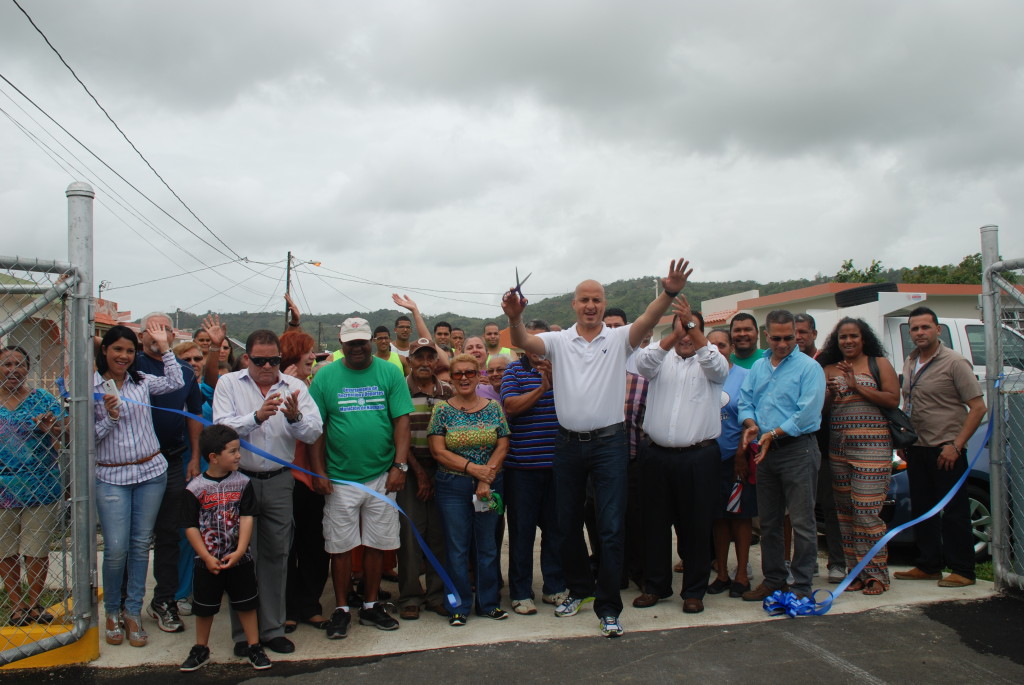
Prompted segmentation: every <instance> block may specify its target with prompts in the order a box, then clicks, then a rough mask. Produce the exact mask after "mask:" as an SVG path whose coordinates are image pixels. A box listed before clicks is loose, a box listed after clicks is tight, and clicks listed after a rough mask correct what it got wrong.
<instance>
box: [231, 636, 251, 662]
mask: <svg viewBox="0 0 1024 685" xmlns="http://www.w3.org/2000/svg"><path fill="white" fill-rule="evenodd" d="M232 651H233V652H234V655H235V656H237V657H243V658H244V657H245V656H246V655H247V654H248V653H249V643H248V642H246V641H245V640H242V641H241V642H236V643H235V647H234V649H233V650H232Z"/></svg>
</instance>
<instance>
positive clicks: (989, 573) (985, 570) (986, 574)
mask: <svg viewBox="0 0 1024 685" xmlns="http://www.w3.org/2000/svg"><path fill="white" fill-rule="evenodd" d="M974 573H975V574H976V575H977V576H978V580H995V574H994V572H993V570H992V561H991V560H989V561H983V562H981V563H980V564H978V565H977V566H975V567H974Z"/></svg>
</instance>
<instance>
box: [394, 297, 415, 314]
mask: <svg viewBox="0 0 1024 685" xmlns="http://www.w3.org/2000/svg"><path fill="white" fill-rule="evenodd" d="M391 299H392V300H394V301H395V304H397V305H398V306H399V307H401V308H402V309H408V310H409V311H410V312H416V311H418V310H419V307H417V306H416V303H415V302H414V301H413V299H412V298H411V297H409V296H408V295H399V294H398V293H391Z"/></svg>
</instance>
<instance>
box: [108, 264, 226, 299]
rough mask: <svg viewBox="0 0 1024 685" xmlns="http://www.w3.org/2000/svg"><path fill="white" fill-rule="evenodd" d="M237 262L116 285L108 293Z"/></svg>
mask: <svg viewBox="0 0 1024 685" xmlns="http://www.w3.org/2000/svg"><path fill="white" fill-rule="evenodd" d="M235 261H237V260H234V259H232V260H231V261H229V262H221V263H220V264H214V265H213V266H205V267H203V268H202V269H193V270H192V271H185V272H182V273H180V274H171V275H170V276H161V277H160V278H153V279H150V280H148V281H139V282H138V283H129V284H128V285H115V286H111V287H109V288H107V292H110V291H111V290H120V289H121V288H134V287H135V286H137V285H149V284H150V283H158V282H159V281H167V280H170V279H172V278H180V277H182V276H191V275H192V274H197V273H199V272H200V271H208V270H210V269H216V268H217V267H221V266H226V265H228V264H234V263H235Z"/></svg>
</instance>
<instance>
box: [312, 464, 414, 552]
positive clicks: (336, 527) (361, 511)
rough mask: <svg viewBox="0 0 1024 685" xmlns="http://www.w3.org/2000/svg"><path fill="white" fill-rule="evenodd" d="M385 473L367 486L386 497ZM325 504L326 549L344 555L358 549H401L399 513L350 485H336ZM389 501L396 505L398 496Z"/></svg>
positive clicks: (390, 497) (389, 496) (386, 478)
mask: <svg viewBox="0 0 1024 685" xmlns="http://www.w3.org/2000/svg"><path fill="white" fill-rule="evenodd" d="M387 480H388V472H387V471H385V472H384V473H382V474H381V475H380V476H378V477H377V478H375V479H373V480H371V481H370V482H368V483H364V485H365V486H366V487H368V488H370V489H371V490H374V491H376V492H379V493H381V494H384V485H385V484H386V483H387ZM333 485H334V492H332V493H331V494H329V495H327V497H326V498H325V500H324V549H325V550H327V553H328V554H343V553H344V552H348V551H349V550H353V549H355V548H356V547H358V546H359V545H366V546H367V547H373V548H374V549H383V550H388V549H398V528H399V526H398V510H397V509H395V508H394V507H393V506H391V505H389V504H385V503H384V502H382V501H380V500H379V499H378V498H376V497H374V496H373V495H371V494H369V493H367V492H363V491H362V490H360V489H358V488H354V487H352V486H351V485H338V484H337V483H334V484H333ZM387 498H388V499H390V500H391V501H392V502H393V501H395V493H393V492H392V493H390V494H388V495H387Z"/></svg>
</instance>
